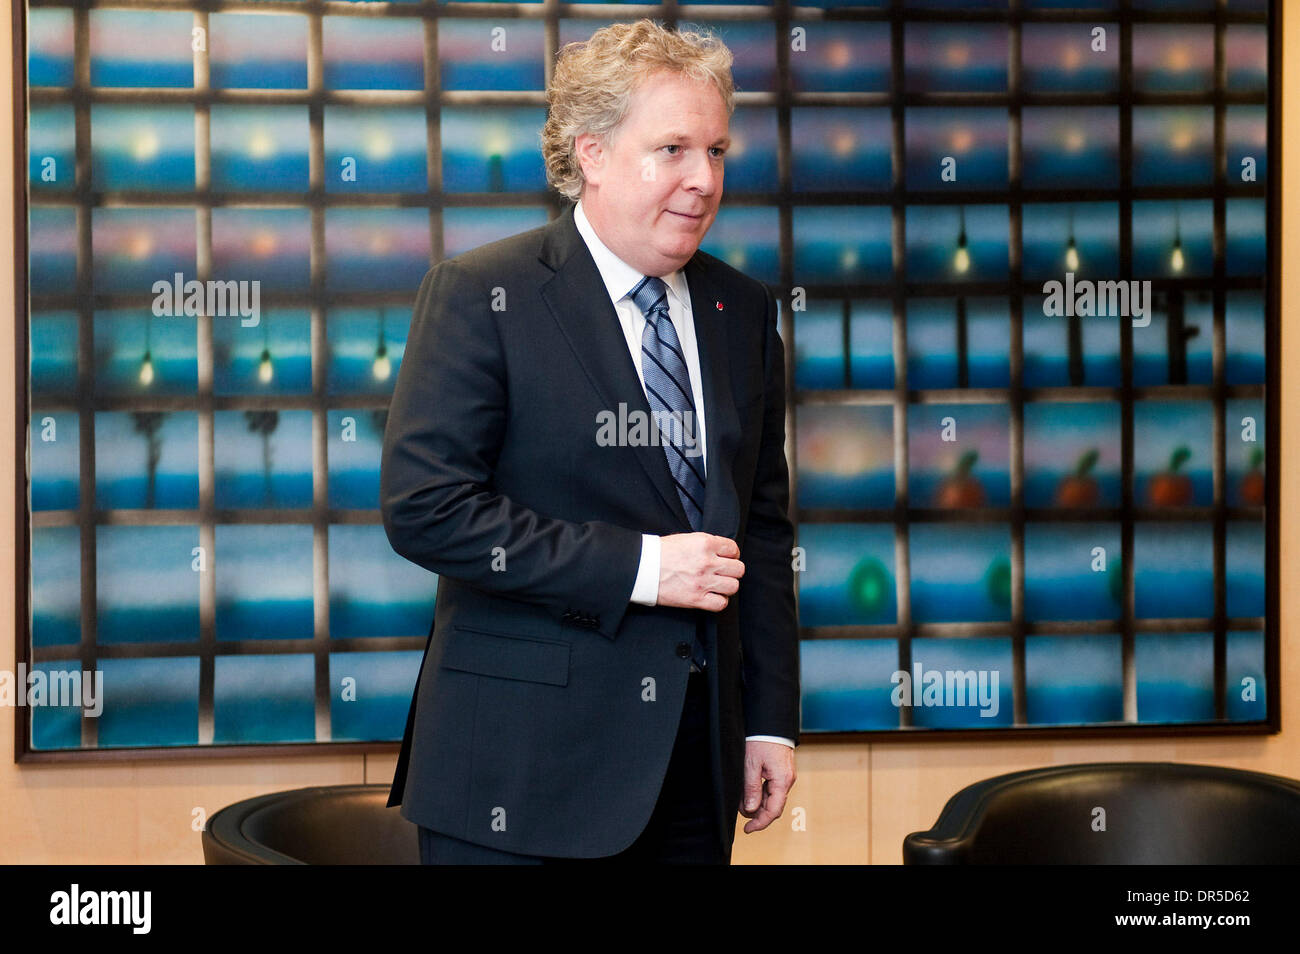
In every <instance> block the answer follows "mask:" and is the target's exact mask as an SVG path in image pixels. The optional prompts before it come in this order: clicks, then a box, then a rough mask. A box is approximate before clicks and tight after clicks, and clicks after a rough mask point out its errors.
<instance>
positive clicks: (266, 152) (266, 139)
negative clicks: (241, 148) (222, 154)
mask: <svg viewBox="0 0 1300 954" xmlns="http://www.w3.org/2000/svg"><path fill="white" fill-rule="evenodd" d="M248 154H249V155H250V156H252V157H253V158H254V159H266V158H268V157H269V156H272V155H274V154H275V140H274V139H272V138H271V137H270V136H269V135H268V134H267V132H266V130H265V129H258V130H256V131H255V132H254V133H253V134H252V135H251V136H249V137H248Z"/></svg>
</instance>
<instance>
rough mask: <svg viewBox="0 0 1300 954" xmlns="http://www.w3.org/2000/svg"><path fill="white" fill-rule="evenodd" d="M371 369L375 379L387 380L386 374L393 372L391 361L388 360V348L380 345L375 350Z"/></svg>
mask: <svg viewBox="0 0 1300 954" xmlns="http://www.w3.org/2000/svg"><path fill="white" fill-rule="evenodd" d="M372 370H373V372H374V375H375V380H376V381H387V380H388V376H389V375H390V374H392V373H393V363H392V362H391V361H389V360H388V348H387V347H385V346H384V345H380V346H379V350H378V351H376V352H375V363H374V365H372Z"/></svg>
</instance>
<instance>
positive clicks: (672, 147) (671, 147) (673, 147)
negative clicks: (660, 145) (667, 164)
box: [664, 146, 681, 155]
mask: <svg viewBox="0 0 1300 954" xmlns="http://www.w3.org/2000/svg"><path fill="white" fill-rule="evenodd" d="M664 148H665V149H680V148H681V146H664ZM669 155H676V153H669Z"/></svg>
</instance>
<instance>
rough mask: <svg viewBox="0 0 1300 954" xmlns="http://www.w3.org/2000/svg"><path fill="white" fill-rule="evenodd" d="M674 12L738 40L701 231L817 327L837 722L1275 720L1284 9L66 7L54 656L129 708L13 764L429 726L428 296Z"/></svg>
mask: <svg viewBox="0 0 1300 954" xmlns="http://www.w3.org/2000/svg"><path fill="white" fill-rule="evenodd" d="M641 15H650V16H653V17H656V18H659V19H662V20H664V21H665V22H668V23H670V24H680V25H682V26H688V25H691V24H698V25H700V26H704V27H707V28H709V29H711V30H714V31H716V32H718V33H719V34H720V35H721V36H722V37H723V39H724V40H725V41H726V42H727V43H728V45H729V46H730V47H731V49H732V50H733V52H734V54H735V56H736V62H735V77H736V83H737V88H738V91H739V92H738V94H737V108H736V112H735V115H734V117H733V119H732V137H733V147H732V149H731V150H730V151H729V153H728V156H727V176H726V189H725V194H724V198H723V202H722V210H721V211H720V212H719V215H718V218H717V221H716V223H715V224H714V226H713V228H712V229H711V230H710V232H709V234H708V236H707V237H706V240H705V243H704V245H703V248H704V250H705V251H707V252H710V253H712V254H715V255H717V256H719V257H721V258H723V259H725V260H727V261H728V262H730V263H732V264H734V265H735V266H737V267H738V268H741V269H742V270H744V271H745V272H747V273H748V274H750V275H752V276H754V277H755V278H758V279H760V280H762V281H765V282H767V283H768V284H770V285H771V286H772V287H773V288H774V289H775V290H776V291H777V293H778V296H779V299H780V302H781V326H780V327H781V334H782V338H783V341H784V342H785V346H786V354H787V378H788V384H789V396H790V401H789V416H788V434H789V441H788V458H789V461H790V464H791V476H792V494H793V505H794V516H795V520H796V530H797V534H798V539H797V543H798V548H797V550H796V553H795V554H793V555H792V556H793V558H794V559H795V561H796V570H797V571H798V572H797V573H796V581H797V586H798V595H799V614H800V635H801V639H802V643H801V645H802V675H803V687H804V698H803V729H804V733H805V735H804V738H805V739H812V738H816V737H818V736H827V737H830V736H834V735H836V734H838V733H859V734H861V733H866V734H867V737H871V738H894V737H901V736H902V735H908V736H909V737H945V738H950V737H952V733H953V732H954V731H956V732H961V731H962V730H976V731H978V730H989V729H993V730H996V732H997V733H999V734H1001V735H1004V736H1005V735H1015V734H1018V733H1021V732H1024V733H1028V734H1034V733H1038V734H1042V733H1044V732H1050V731H1053V730H1055V731H1081V730H1090V731H1094V732H1096V731H1116V732H1128V733H1131V732H1134V731H1161V730H1170V731H1173V730H1179V731H1186V730H1187V728H1188V727H1189V726H1192V725H1195V726H1197V727H1198V728H1200V729H1204V730H1206V731H1211V730H1213V731H1225V732H1242V731H1267V730H1268V729H1269V728H1270V727H1275V726H1276V713H1277V709H1276V705H1277V703H1276V694H1277V635H1276V604H1275V600H1276V589H1277V575H1276V539H1275V537H1276V513H1277V508H1276V488H1275V487H1274V486H1273V484H1272V483H1271V482H1268V483H1266V481H1265V474H1266V473H1268V472H1269V470H1270V469H1272V466H1271V465H1272V463H1273V461H1274V460H1275V454H1276V449H1277V440H1276V434H1277V402H1276V394H1275V389H1276V382H1277V367H1278V364H1277V362H1278V333H1277V301H1276V286H1275V283H1276V273H1277V268H1276V254H1277V241H1276V235H1277V224H1276V222H1275V221H1274V218H1275V212H1274V209H1276V208H1277V205H1276V203H1275V202H1270V197H1272V196H1275V194H1276V193H1275V189H1276V186H1275V184H1274V183H1275V180H1276V176H1277V173H1276V158H1277V154H1278V148H1277V134H1276V131H1277V128H1278V127H1277V122H1278V117H1277V104H1276V94H1275V89H1276V86H1275V77H1276V74H1277V71H1276V57H1277V52H1276V45H1277V39H1276V35H1275V34H1276V30H1277V23H1276V12H1275V11H1273V10H1270V6H1269V4H1268V3H1267V2H1264V0H1163V2H1161V0H1145V2H1142V0H1113V2H1097V3H1090V4H1089V3H1063V2H1051V0H1002V2H993V0H983V2H979V0H967V2H955V0H954V2H947V0H924V2H918V0H913V2H894V3H891V2H885V0H881V2H878V3H857V4H842V3H838V2H826V3H823V4H816V5H814V4H810V5H807V6H792V5H789V4H787V3H777V4H774V5H758V6H755V5H745V6H737V5H730V4H724V3H700V4H692V5H689V6H686V5H681V6H679V5H678V4H676V3H664V4H654V5H649V6H646V5H637V6H635V7H628V8H623V7H622V6H620V5H614V4H582V3H570V4H560V3H556V2H553V0H545V2H538V3H500V4H462V3H437V2H432V0H423V2H398V3H392V4H364V3H352V2H346V0H329V2H322V0H301V2H299V0H275V2H256V0H212V2H204V3H194V2H182V0H175V2H162V0H159V2H132V0H114V2H110V3H107V4H97V5H95V6H93V7H92V6H88V5H86V4H82V3H79V2H70V0H29V3H28V5H27V11H26V40H27V46H26V50H25V53H24V54H20V55H19V57H18V62H20V63H25V64H26V69H27V77H26V79H27V102H26V103H25V104H24V105H25V110H20V112H25V123H26V129H25V133H26V139H25V142H26V155H25V159H26V162H27V169H28V175H27V181H26V182H20V183H18V187H17V188H18V193H19V198H20V209H21V208H25V209H26V211H27V218H26V220H25V221H24V222H23V223H22V224H21V226H20V234H19V240H20V245H23V244H25V254H24V255H23V256H22V257H21V258H20V261H19V262H18V263H17V277H18V280H19V288H20V290H21V289H23V288H25V289H26V290H27V292H28V294H29V308H30V316H29V321H28V322H27V323H20V324H22V325H23V326H22V327H20V332H19V334H20V339H21V338H23V336H24V335H25V336H26V338H25V340H20V347H19V349H18V350H19V356H18V358H19V362H20V375H19V377H20V381H22V382H23V383H24V385H25V387H23V385H20V387H23V390H22V394H21V395H20V404H19V407H20V413H26V419H27V423H28V425H29V428H28V430H29V433H28V434H27V435H26V436H25V437H26V443H25V444H24V445H23V448H24V449H29V453H30V501H29V502H27V503H26V504H23V505H20V506H22V507H23V513H22V515H21V516H22V520H21V521H20V524H22V525H23V526H24V528H25V529H27V530H28V532H29V533H30V550H29V551H28V552H27V554H26V557H25V559H26V566H27V567H28V568H29V569H28V576H29V581H30V590H29V591H28V592H27V593H26V594H22V593H20V599H19V604H20V605H19V614H20V619H19V633H20V634H21V633H24V632H30V639H29V640H28V641H27V644H26V645H20V660H19V661H20V663H21V664H22V665H23V666H25V667H29V669H30V670H31V671H33V672H35V671H40V672H41V673H43V674H45V677H47V678H50V682H51V685H52V684H53V682H54V681H55V680H54V679H53V678H52V675H53V674H54V673H57V672H60V671H70V670H77V671H80V672H84V673H87V674H90V673H94V672H99V673H101V674H102V680H103V684H104V685H105V686H107V687H109V689H108V691H107V692H106V693H105V694H104V706H103V710H102V712H98V713H91V712H89V711H86V709H85V707H80V708H79V707H75V706H54V705H36V706H31V707H27V708H25V709H23V710H21V712H22V715H21V717H20V720H19V723H20V740H19V742H20V744H19V749H20V751H22V752H24V753H26V754H27V755H28V756H29V757H56V756H64V757H67V756H76V757H81V756H85V755H90V756H94V755H95V754H96V753H106V752H114V751H121V750H126V749H136V750H146V749H147V750H156V751H194V750H195V748H196V747H197V748H198V749H212V748H214V747H217V746H249V745H259V744H276V745H279V746H286V745H295V744H298V745H303V744H305V745H316V744H320V743H333V744H337V745H341V746H349V745H350V746H355V747H359V748H366V747H369V746H372V745H374V744H376V743H381V742H386V741H391V740H395V739H397V738H399V737H400V735H401V730H402V726H403V722H404V718H405V714H406V707H407V704H408V702H409V699H410V692H411V688H412V686H413V683H414V680H415V670H416V666H417V665H418V662H419V658H420V652H421V650H422V648H423V646H424V641H425V638H426V633H427V630H428V626H429V621H430V617H431V615H432V605H433V598H434V595H435V592H436V578H434V577H433V576H432V575H431V574H429V573H427V572H426V571H424V570H422V569H420V568H419V567H416V566H414V565H412V564H410V563H408V562H406V561H404V560H403V559H401V558H400V557H398V556H397V555H396V554H394V553H393V552H392V550H391V548H390V547H389V545H388V543H387V540H386V538H385V535H384V531H383V527H382V525H381V522H380V516H379V511H378V478H379V473H378V469H379V449H380V444H381V440H382V434H383V428H384V422H385V415H386V408H387V404H388V400H389V397H390V395H391V388H392V384H393V381H394V379H395V376H396V373H397V370H398V368H399V367H400V363H401V360H402V354H403V349H404V341H405V335H406V329H407V325H408V323H409V320H410V307H411V302H412V300H413V296H414V291H415V289H416V287H417V286H418V285H419V282H420V278H421V277H422V275H423V273H424V271H425V270H426V269H427V268H428V267H429V265H430V264H431V263H433V262H436V261H438V260H440V259H441V258H443V257H446V256H451V255H455V254H458V253H459V252H462V251H466V250H468V249H470V248H473V247H475V246H477V245H480V244H482V243H484V242H487V241H491V240H493V239H495V238H499V237H503V236H506V235H510V234H513V233H516V232H519V231H523V230H525V229H528V228H532V227H534V226H537V225H540V224H543V223H545V222H546V221H547V220H548V218H550V217H553V216H554V215H555V214H556V213H557V212H558V211H559V209H560V208H561V204H560V203H561V202H562V201H563V200H561V199H559V198H558V197H557V196H555V195H554V194H553V193H551V192H548V190H547V188H546V183H545V178H544V174H543V169H542V164H541V158H540V154H539V149H538V138H537V134H538V131H539V130H540V127H541V125H542V123H543V121H544V119H545V95H544V89H545V84H546V79H547V77H548V76H549V75H550V71H551V69H552V64H553V62H554V56H555V52H556V51H557V50H558V49H559V48H560V47H562V46H563V44H564V43H567V42H569V41H571V40H576V39H581V38H583V37H585V36H587V35H589V34H590V33H591V31H593V30H594V29H596V28H597V27H599V26H602V25H604V24H606V23H609V22H612V21H613V20H615V19H625V20H631V19H636V18H637V17H639V16H641ZM191 281H193V282H198V283H200V284H199V285H198V286H197V290H196V287H195V286H191V285H187V283H188V282H191ZM1052 282H1058V283H1060V287H1059V288H1054V287H1053V286H1052V285H1051V284H1050V283H1052ZM1146 282H1149V283H1150V284H1149V294H1144V291H1145V289H1146V288H1147V287H1148V286H1145V285H1144V283H1146ZM1112 291H1113V292H1116V293H1118V292H1120V291H1126V292H1130V291H1131V292H1133V295H1132V297H1128V296H1124V297H1122V298H1121V297H1118V296H1117V297H1115V298H1113V299H1112V298H1110V297H1109V292H1112ZM24 402H25V403H24ZM20 430H21V429H20ZM21 439H22V438H21V437H20V440H21ZM20 460H21V457H20ZM19 467H20V480H26V479H27V478H28V475H27V473H26V472H25V471H24V469H23V467H22V464H20V465H19ZM20 485H21V484H20ZM21 549H22V548H20V566H21V565H22V564H23V561H24V556H23V554H22V552H21ZM21 578H22V577H21V575H20V580H21ZM20 585H21V584H20ZM29 627H30V629H28V628H29ZM936 676H937V677H938V679H939V682H938V685H937V691H936V685H935V683H933V682H932V681H931V680H932V679H934V678H935V677H936ZM967 676H969V677H970V682H969V684H968V685H967V684H964V683H963V680H964V679H965V678H966V677H967ZM87 679H88V680H89V679H90V677H89V676H87ZM913 681H914V682H915V685H911V683H912V682H913ZM909 687H910V688H909ZM954 688H955V690H956V691H957V692H959V693H964V692H965V691H966V690H967V689H969V691H970V694H969V697H965V696H963V697H962V698H961V699H954V697H953V691H954ZM936 699H937V701H936ZM927 729H943V730H948V731H945V732H925V731H916V730H927ZM901 730H906V731H901Z"/></svg>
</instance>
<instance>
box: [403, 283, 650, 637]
mask: <svg viewBox="0 0 1300 954" xmlns="http://www.w3.org/2000/svg"><path fill="white" fill-rule="evenodd" d="M490 301H491V299H490V295H489V292H488V291H487V289H486V288H485V287H483V285H482V283H481V282H479V281H478V280H476V278H475V277H474V276H473V274H472V273H471V272H470V270H469V269H467V268H466V267H465V266H464V265H463V264H461V263H459V262H457V261H455V260H454V259H447V260H444V261H442V262H440V263H438V264H437V265H436V266H434V267H433V268H431V269H430V270H429V271H428V272H427V273H426V274H425V276H424V280H423V281H422V282H421V283H420V289H419V292H418V293H417V295H416V301H415V308H414V312H413V314H412V318H411V328H410V334H409V336H408V338H407V343H406V353H405V355H404V357H403V358H402V364H401V369H400V370H399V372H398V375H397V382H396V384H395V386H394V389H393V399H392V403H391V404H390V406H389V413H388V423H387V425H386V427H385V429H384V444H383V457H382V461H381V465H380V480H379V483H380V487H379V495H380V510H381V513H382V515H383V522H384V530H385V532H386V533H387V534H388V540H389V543H390V544H391V545H392V547H393V549H394V550H396V551H397V553H399V554H401V555H402V556H403V557H405V558H406V559H408V560H410V561H411V562H413V563H416V564H418V565H419V566H422V567H424V568H425V569H427V570H430V571H432V572H434V573H437V574H439V575H445V576H448V577H451V578H454V579H457V580H461V581H464V582H466V583H469V584H471V585H473V586H476V587H479V588H480V589H483V590H485V591H488V592H491V593H495V594H499V595H502V596H506V597H510V598H513V599H518V600H523V601H526V602H531V603H536V604H539V605H541V606H544V607H546V608H547V609H548V610H549V611H550V612H551V613H552V614H553V615H554V616H555V617H556V618H558V619H562V620H566V621H573V620H576V621H577V622H578V623H579V625H583V624H584V623H585V625H587V626H588V627H589V628H592V629H596V630H598V631H599V632H600V633H602V634H603V635H605V636H606V637H608V638H610V639H613V638H614V635H615V633H616V632H617V630H618V627H619V625H620V623H621V622H622V619H623V615H624V613H625V612H626V610H627V606H628V598H629V594H630V593H631V592H632V587H633V583H634V581H635V579H636V576H637V569H638V566H639V563H640V558H641V533H640V532H638V531H635V530H632V529H629V528H626V527H619V526H615V525H613V524H610V523H605V522H603V521H590V522H587V523H571V522H568V521H565V520H557V519H554V518H551V517H548V516H545V515H543V514H540V513H537V512H536V511H534V510H531V509H529V508H527V507H523V506H520V505H519V504H517V503H515V502H514V501H512V500H511V499H510V498H509V497H507V496H505V495H504V494H501V493H498V492H496V490H495V488H494V484H495V481H494V479H493V471H494V468H495V465H496V461H497V459H498V457H499V454H500V450H501V445H502V441H503V438H504V434H505V426H506V420H507V413H508V407H507V402H508V400H509V395H508V394H507V389H506V383H507V381H506V368H505V355H504V352H503V350H502V347H501V339H500V331H499V329H498V327H497V323H496V319H495V317H494V314H493V312H492V310H491V307H490ZM524 399H528V400H536V399H538V396H536V395H533V396H526V397H525V398H524ZM496 547H501V548H503V549H504V551H505V554H506V559H507V563H506V566H507V568H508V569H507V570H505V571H498V570H496V569H494V560H493V552H494V548H496Z"/></svg>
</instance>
